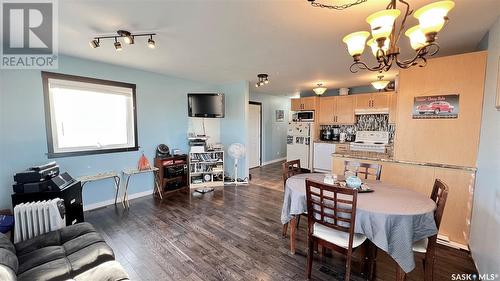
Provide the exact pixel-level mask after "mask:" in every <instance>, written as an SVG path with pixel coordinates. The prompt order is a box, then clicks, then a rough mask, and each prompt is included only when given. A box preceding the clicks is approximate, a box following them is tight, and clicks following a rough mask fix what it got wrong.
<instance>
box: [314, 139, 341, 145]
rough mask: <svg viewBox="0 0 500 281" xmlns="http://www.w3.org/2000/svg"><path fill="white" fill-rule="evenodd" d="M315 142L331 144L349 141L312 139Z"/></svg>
mask: <svg viewBox="0 0 500 281" xmlns="http://www.w3.org/2000/svg"><path fill="white" fill-rule="evenodd" d="M314 142H315V143H331V144H341V143H342V144H343V143H345V144H350V142H348V141H345V142H340V141H327V140H314Z"/></svg>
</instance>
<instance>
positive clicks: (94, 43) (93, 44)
mask: <svg viewBox="0 0 500 281" xmlns="http://www.w3.org/2000/svg"><path fill="white" fill-rule="evenodd" d="M89 44H90V47H91V48H92V49H95V48H97V47H99V39H93V40H92V41H90V42H89Z"/></svg>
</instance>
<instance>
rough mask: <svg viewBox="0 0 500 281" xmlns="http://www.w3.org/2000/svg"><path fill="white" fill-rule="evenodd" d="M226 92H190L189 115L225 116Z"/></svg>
mask: <svg viewBox="0 0 500 281" xmlns="http://www.w3.org/2000/svg"><path fill="white" fill-rule="evenodd" d="M224 114H225V106H224V94H214V93H211V94H208V93H207V94H202V93H200V94H188V115H189V117H205V118H224Z"/></svg>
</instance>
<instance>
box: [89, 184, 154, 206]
mask: <svg viewBox="0 0 500 281" xmlns="http://www.w3.org/2000/svg"><path fill="white" fill-rule="evenodd" d="M151 194H153V190H152V189H151V190H146V191H143V192H137V193H133V194H129V196H128V199H129V200H132V199H136V198H140V197H144V196H148V195H151ZM122 200H123V195H122V196H120V194H118V200H117V201H116V204H121V202H122ZM114 204H115V199H109V200H106V201H101V202H97V203H92V204H84V205H83V211H90V210H94V209H99V208H102V207H106V206H109V205H114Z"/></svg>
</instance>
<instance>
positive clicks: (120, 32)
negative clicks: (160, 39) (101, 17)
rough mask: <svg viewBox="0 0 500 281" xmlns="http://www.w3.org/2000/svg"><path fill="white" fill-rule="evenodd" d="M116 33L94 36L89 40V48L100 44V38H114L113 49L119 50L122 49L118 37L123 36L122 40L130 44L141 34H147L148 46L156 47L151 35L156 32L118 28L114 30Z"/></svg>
mask: <svg viewBox="0 0 500 281" xmlns="http://www.w3.org/2000/svg"><path fill="white" fill-rule="evenodd" d="M116 33H117V34H118V35H117V36H116V35H112V36H96V37H94V38H93V39H92V40H91V41H90V42H89V45H90V47H91V48H93V49H95V48H98V47H100V46H101V44H100V43H101V39H114V40H115V43H114V46H115V49H116V50H117V51H121V50H122V49H123V47H122V45H121V43H120V42H119V41H118V39H119V38H123V42H124V43H125V44H127V45H132V44H134V43H135V38H136V37H143V36H148V37H149V39H148V44H147V45H148V47H149V48H151V49H154V48H155V47H156V43H155V41H154V40H153V35H156V33H140V34H132V33H131V32H130V31H127V30H118V31H116Z"/></svg>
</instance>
